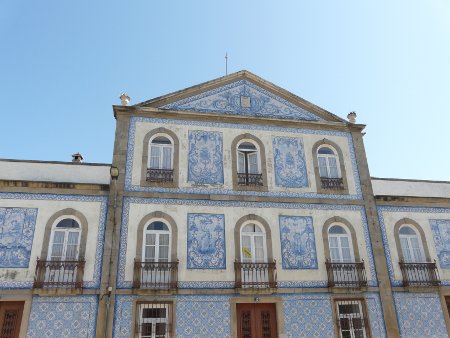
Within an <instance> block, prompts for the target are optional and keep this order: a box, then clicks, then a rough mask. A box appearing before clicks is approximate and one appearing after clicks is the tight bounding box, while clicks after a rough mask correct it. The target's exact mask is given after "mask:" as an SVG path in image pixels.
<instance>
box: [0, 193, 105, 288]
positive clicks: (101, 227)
mask: <svg viewBox="0 0 450 338" xmlns="http://www.w3.org/2000/svg"><path fill="white" fill-rule="evenodd" d="M0 199H15V200H46V201H77V202H100V203H101V204H100V216H99V219H98V235H97V243H96V250H95V262H94V276H93V279H92V280H90V281H89V280H88V281H86V280H85V281H83V288H85V289H94V288H98V287H99V286H100V272H101V270H102V260H103V245H104V237H105V225H106V210H107V207H108V197H106V196H88V195H63V194H61V195H58V194H29V193H0ZM13 209H16V208H13ZM28 210H32V209H28ZM32 278H33V277H32V276H31V277H30V280H25V281H17V280H11V281H1V282H0V289H31V287H32V285H33V281H32V280H31V279H32Z"/></svg>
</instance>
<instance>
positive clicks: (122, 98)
mask: <svg viewBox="0 0 450 338" xmlns="http://www.w3.org/2000/svg"><path fill="white" fill-rule="evenodd" d="M130 100H131V98H130V97H129V96H128V94H127V93H122V95H120V102H121V103H122V106H128V103H130Z"/></svg>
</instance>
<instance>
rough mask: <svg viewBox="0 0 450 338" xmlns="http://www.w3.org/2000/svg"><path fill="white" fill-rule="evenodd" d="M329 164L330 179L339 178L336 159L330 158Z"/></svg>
mask: <svg viewBox="0 0 450 338" xmlns="http://www.w3.org/2000/svg"><path fill="white" fill-rule="evenodd" d="M328 164H329V171H330V177H331V178H338V177H339V173H338V167H337V161H336V158H335V157H328Z"/></svg>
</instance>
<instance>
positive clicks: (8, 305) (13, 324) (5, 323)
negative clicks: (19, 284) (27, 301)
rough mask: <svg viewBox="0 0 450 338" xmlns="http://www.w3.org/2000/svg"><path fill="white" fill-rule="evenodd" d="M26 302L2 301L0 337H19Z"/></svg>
mask: <svg viewBox="0 0 450 338" xmlns="http://www.w3.org/2000/svg"><path fill="white" fill-rule="evenodd" d="M23 305H24V302H0V337H1V338H18V337H19V332H20V324H21V323H22V312H23Z"/></svg>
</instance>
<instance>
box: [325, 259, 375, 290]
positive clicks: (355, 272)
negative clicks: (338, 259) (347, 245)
mask: <svg viewBox="0 0 450 338" xmlns="http://www.w3.org/2000/svg"><path fill="white" fill-rule="evenodd" d="M325 265H326V267H327V275H328V286H329V287H348V288H362V287H366V286H367V278H366V269H365V267H364V261H361V262H355V263H335V262H331V261H330V260H327V261H326V262H325Z"/></svg>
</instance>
